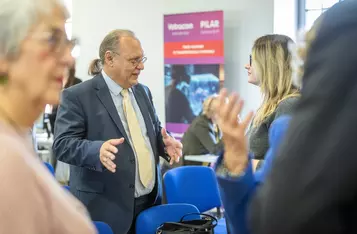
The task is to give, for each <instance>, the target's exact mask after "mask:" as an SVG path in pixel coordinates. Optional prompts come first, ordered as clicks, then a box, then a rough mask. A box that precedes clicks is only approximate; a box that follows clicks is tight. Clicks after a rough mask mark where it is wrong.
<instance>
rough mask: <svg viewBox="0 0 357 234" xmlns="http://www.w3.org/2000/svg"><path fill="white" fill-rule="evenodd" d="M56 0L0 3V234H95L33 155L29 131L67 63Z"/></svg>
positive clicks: (61, 10) (55, 96) (62, 13)
mask: <svg viewBox="0 0 357 234" xmlns="http://www.w3.org/2000/svg"><path fill="white" fill-rule="evenodd" d="M67 17H68V15H67V11H66V10H65V7H64V6H63V3H62V2H60V1H59V0H3V1H0V139H1V140H0V161H1V163H0V187H1V199H0V233H11V234H24V233H26V234H49V233H51V234H57V233H58V234H65V233H73V234H78V233H95V229H94V227H93V226H92V223H91V221H90V219H89V217H88V216H87V212H86V210H85V208H84V207H83V206H82V204H80V203H79V202H78V201H77V200H76V199H75V198H73V197H72V196H71V195H70V194H69V193H68V192H66V191H65V190H64V189H63V188H61V187H60V186H59V184H58V183H57V182H56V181H55V179H54V178H53V176H52V175H51V174H50V173H49V172H48V170H47V168H45V167H44V165H43V163H42V162H41V161H40V159H39V158H38V157H36V155H35V153H34V150H33V147H32V144H31V138H30V136H29V134H28V132H29V129H30V128H31V127H32V126H33V124H34V122H35V121H36V119H37V118H38V116H39V115H40V114H41V113H42V111H43V109H44V106H45V105H46V104H52V105H55V104H57V103H58V102H59V97H60V92H61V90H62V76H63V73H64V70H65V69H66V68H68V67H69V66H70V65H71V64H72V63H73V58H72V56H71V48H73V44H72V43H71V42H70V41H68V40H67V36H66V33H65V27H64V25H65V20H66V18H67Z"/></svg>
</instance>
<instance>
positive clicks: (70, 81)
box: [64, 65, 76, 89]
mask: <svg viewBox="0 0 357 234" xmlns="http://www.w3.org/2000/svg"><path fill="white" fill-rule="evenodd" d="M75 80H76V66H75V65H73V66H72V67H70V68H69V71H68V79H67V82H66V84H65V85H64V88H65V89H66V88H69V87H71V86H73V85H75V83H74V82H75Z"/></svg>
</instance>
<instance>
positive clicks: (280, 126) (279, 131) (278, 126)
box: [269, 115, 291, 146]
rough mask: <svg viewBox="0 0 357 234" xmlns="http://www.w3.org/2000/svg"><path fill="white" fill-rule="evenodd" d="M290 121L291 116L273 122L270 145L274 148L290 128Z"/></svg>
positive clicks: (270, 131) (283, 116) (284, 116)
mask: <svg viewBox="0 0 357 234" xmlns="http://www.w3.org/2000/svg"><path fill="white" fill-rule="evenodd" d="M290 121H291V116H290V115H282V116H280V117H279V118H277V119H275V120H274V121H273V122H272V124H271V127H270V129H269V144H270V145H271V146H274V145H275V144H278V143H279V142H280V141H281V139H282V138H283V137H284V135H285V133H286V131H287V129H288V127H289V123H290Z"/></svg>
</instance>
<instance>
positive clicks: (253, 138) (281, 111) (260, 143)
mask: <svg viewBox="0 0 357 234" xmlns="http://www.w3.org/2000/svg"><path fill="white" fill-rule="evenodd" d="M298 100H299V97H289V98H286V99H285V100H283V101H281V102H280V104H279V105H278V107H277V108H276V110H275V112H274V113H272V114H271V115H270V116H268V117H267V118H266V119H265V120H264V121H263V122H262V123H261V124H260V125H259V126H257V127H253V124H252V125H251V127H250V129H249V130H248V133H247V136H248V139H249V151H250V152H251V153H253V154H254V159H257V160H262V159H264V156H265V154H266V152H267V150H268V148H269V142H268V133H269V128H270V125H271V123H272V122H273V121H274V120H275V119H277V118H278V117H280V116H282V115H290V114H291V112H292V110H293V108H294V106H295V103H296V102H297V101H298Z"/></svg>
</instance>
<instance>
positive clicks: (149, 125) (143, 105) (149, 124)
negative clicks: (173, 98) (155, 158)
mask: <svg viewBox="0 0 357 234" xmlns="http://www.w3.org/2000/svg"><path fill="white" fill-rule="evenodd" d="M132 90H133V93H134V96H135V99H136V102H137V103H138V106H139V108H140V111H141V113H142V116H143V118H144V121H145V125H146V130H147V132H148V136H149V139H150V143H151V148H152V149H153V150H154V154H155V155H157V152H156V150H157V147H155V139H156V137H155V136H156V134H155V133H154V128H153V121H152V119H151V117H150V114H149V113H150V112H149V109H148V108H150V107H149V106H148V105H147V102H145V98H147V96H144V95H143V93H142V92H140V90H138V89H137V88H136V87H133V88H132Z"/></svg>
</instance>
